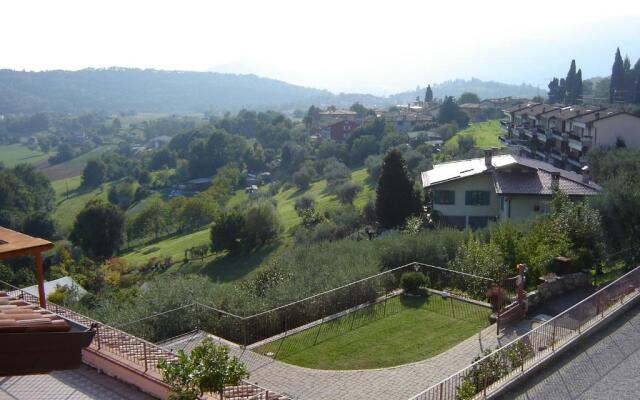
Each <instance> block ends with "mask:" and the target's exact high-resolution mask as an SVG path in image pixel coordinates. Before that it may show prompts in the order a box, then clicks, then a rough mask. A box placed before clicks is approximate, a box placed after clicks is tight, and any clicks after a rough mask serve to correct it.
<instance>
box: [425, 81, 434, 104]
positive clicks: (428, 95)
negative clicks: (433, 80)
mask: <svg viewBox="0 0 640 400" xmlns="http://www.w3.org/2000/svg"><path fill="white" fill-rule="evenodd" d="M432 101H433V92H432V91H431V85H427V91H426V92H425V94H424V102H425V103H430V102H432Z"/></svg>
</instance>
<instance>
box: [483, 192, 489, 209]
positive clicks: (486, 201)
mask: <svg viewBox="0 0 640 400" xmlns="http://www.w3.org/2000/svg"><path fill="white" fill-rule="evenodd" d="M490 201H491V197H490V194H489V192H482V204H483V205H485V206H488V205H489V203H490Z"/></svg>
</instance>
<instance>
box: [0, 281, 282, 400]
mask: <svg viewBox="0 0 640 400" xmlns="http://www.w3.org/2000/svg"><path fill="white" fill-rule="evenodd" d="M0 289H1V290H4V291H6V292H7V293H9V294H11V295H12V296H15V297H18V298H20V299H22V300H24V301H26V302H29V303H32V304H36V305H37V304H39V301H38V296H34V295H32V294H30V293H27V292H25V291H23V290H21V289H18V288H16V287H15V286H13V285H11V284H9V283H6V282H3V281H0ZM47 310H49V311H51V312H52V313H55V314H58V315H59V316H61V317H63V318H66V319H68V320H71V321H74V322H77V323H79V324H82V325H85V326H92V327H94V328H95V329H96V335H95V337H94V340H93V341H92V342H91V345H90V346H89V348H90V349H92V350H94V351H95V352H97V353H98V354H103V355H104V356H106V357H108V358H112V359H115V360H117V361H118V362H120V363H121V364H123V365H126V366H127V368H130V369H133V370H135V371H136V372H137V373H139V374H141V375H143V376H145V377H147V378H148V379H150V380H152V381H156V382H158V381H160V382H161V381H162V378H161V372H160V370H159V369H158V362H159V361H160V360H168V361H175V360H177V359H178V357H177V355H176V354H174V353H172V352H171V351H169V350H166V349H165V348H162V347H160V346H158V345H155V344H153V343H151V342H148V341H146V340H144V339H141V338H139V337H136V336H133V335H130V334H128V333H126V332H123V331H121V330H119V329H116V328H114V327H112V326H109V325H106V324H103V323H101V322H98V321H96V320H94V319H92V318H89V317H87V316H84V315H82V314H79V313H77V312H75V311H73V310H70V309H68V308H66V307H62V306H59V305H57V304H54V303H52V302H50V301H49V302H47ZM227 397H231V398H234V399H252V400H253V399H255V400H275V399H285V397H282V396H278V395H275V394H274V393H273V392H270V391H268V390H266V389H263V388H261V387H260V386H257V385H255V384H252V383H249V382H245V381H242V382H241V383H240V384H239V385H238V386H229V387H226V388H225V398H227Z"/></svg>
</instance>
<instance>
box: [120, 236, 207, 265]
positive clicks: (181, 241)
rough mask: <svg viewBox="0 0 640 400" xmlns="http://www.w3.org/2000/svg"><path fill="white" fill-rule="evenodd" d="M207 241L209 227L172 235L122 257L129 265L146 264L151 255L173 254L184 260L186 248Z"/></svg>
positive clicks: (172, 255) (174, 256)
mask: <svg viewBox="0 0 640 400" xmlns="http://www.w3.org/2000/svg"><path fill="white" fill-rule="evenodd" d="M207 243H209V228H206V229H203V230H201V231H197V232H193V233H190V234H187V235H183V236H174V237H170V238H168V239H165V240H161V241H159V242H157V243H152V244H149V245H147V246H143V247H141V248H139V249H136V250H134V251H131V252H129V253H126V254H125V255H123V256H122V257H123V258H125V259H126V260H127V262H128V263H129V265H140V264H144V263H145V262H146V261H147V260H148V259H150V258H151V257H156V258H163V257H167V256H171V257H172V258H173V259H174V260H182V259H183V258H184V251H185V250H186V249H189V248H191V247H194V246H200V245H203V244H207Z"/></svg>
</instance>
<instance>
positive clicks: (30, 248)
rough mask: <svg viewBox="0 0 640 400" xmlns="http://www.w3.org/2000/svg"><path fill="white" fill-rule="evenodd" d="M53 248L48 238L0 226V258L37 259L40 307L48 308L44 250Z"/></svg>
mask: <svg viewBox="0 0 640 400" xmlns="http://www.w3.org/2000/svg"><path fill="white" fill-rule="evenodd" d="M52 248H53V243H51V242H50V241H48V240H44V239H40V238H34V237H31V236H29V235H25V234H23V233H20V232H16V231H12V230H11V229H7V228H3V227H1V226H0V260H7V259H10V258H16V257H23V256H32V257H34V258H35V260H36V278H37V279H38V297H39V299H40V307H42V308H46V306H47V299H46V297H45V294H44V271H43V269H42V252H44V251H47V250H50V249H52Z"/></svg>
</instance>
